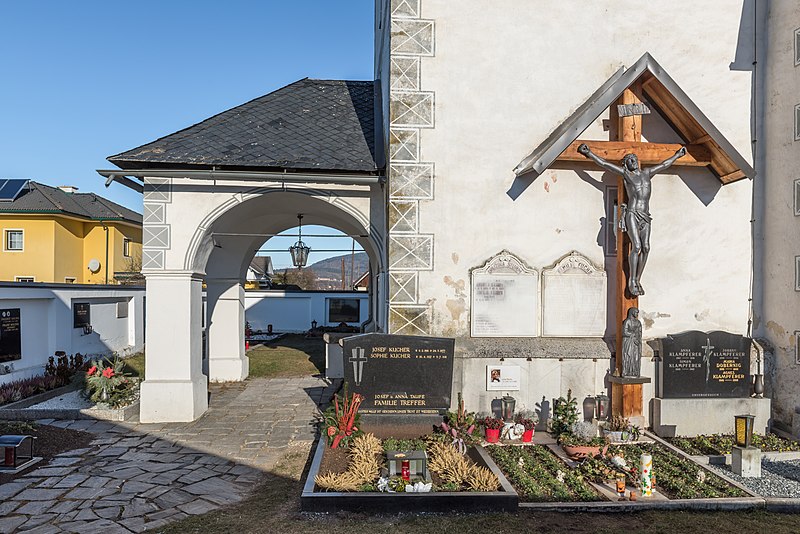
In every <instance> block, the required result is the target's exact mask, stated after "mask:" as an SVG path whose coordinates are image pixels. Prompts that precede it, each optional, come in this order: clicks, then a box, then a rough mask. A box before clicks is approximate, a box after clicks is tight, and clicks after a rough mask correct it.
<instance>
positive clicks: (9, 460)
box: [0, 435, 33, 470]
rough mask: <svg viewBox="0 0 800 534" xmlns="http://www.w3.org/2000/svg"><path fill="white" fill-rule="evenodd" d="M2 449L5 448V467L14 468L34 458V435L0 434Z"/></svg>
mask: <svg viewBox="0 0 800 534" xmlns="http://www.w3.org/2000/svg"><path fill="white" fill-rule="evenodd" d="M0 449H3V452H4V454H3V456H4V460H3V468H4V469H5V470H13V469H16V468H17V467H18V466H20V465H22V464H24V463H27V462H29V461H31V460H33V436H17V435H8V436H0Z"/></svg>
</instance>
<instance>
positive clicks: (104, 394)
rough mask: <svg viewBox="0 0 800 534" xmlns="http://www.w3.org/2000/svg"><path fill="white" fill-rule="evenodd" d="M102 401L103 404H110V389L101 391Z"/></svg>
mask: <svg viewBox="0 0 800 534" xmlns="http://www.w3.org/2000/svg"><path fill="white" fill-rule="evenodd" d="M100 401H101V402H108V389H107V388H103V389H101V390H100Z"/></svg>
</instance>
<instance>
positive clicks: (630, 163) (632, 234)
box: [578, 143, 686, 297]
mask: <svg viewBox="0 0 800 534" xmlns="http://www.w3.org/2000/svg"><path fill="white" fill-rule="evenodd" d="M578 152H579V153H580V154H582V155H584V156H586V157H587V158H589V159H590V160H592V161H594V162H595V163H597V164H598V165H599V166H600V167H601V168H603V169H605V170H607V171H609V172H613V173H615V174H620V175H622V178H623V182H624V183H625V191H626V192H627V193H628V203H627V204H623V205H622V206H620V215H619V220H620V227H621V228H622V230H623V231H624V232H625V233H627V234H628V238H630V240H631V250H630V253H629V254H628V267H629V271H628V272H629V273H630V274H629V276H628V292H629V293H630V294H631V295H632V296H634V297H638V296H639V295H644V289H643V288H642V283H641V280H642V272H643V271H644V266H645V264H646V263H647V256H648V254H649V253H650V223H651V222H652V220H653V218H652V217H651V216H650V194H651V192H652V186H651V180H652V178H653V176H654V175H656V174H658V173H660V172H663V171H665V170H667V169H668V168H669V167H670V166H671V165H672V164H673V163H675V161H676V160H677V159H678V158H680V157H682V156H683V155H684V154H686V147H681V148H680V149H679V150H678V151H677V152H675V154H674V155H673V156H671V157H669V158H667V159H665V160H664V161H662V162H661V163H658V164H656V165H653V166H652V167H648V168H646V169H642V168H641V167H639V158H637V157H636V155H635V154H626V155H625V157H623V158H622V166H620V165H615V164H614V163H611V162H610V161H608V160H605V159H603V158H601V157H600V156H598V155H597V154H595V153H594V152H592V151H591V149H590V148H589V147H588V146H587V145H586V143H581V144H580V146H578Z"/></svg>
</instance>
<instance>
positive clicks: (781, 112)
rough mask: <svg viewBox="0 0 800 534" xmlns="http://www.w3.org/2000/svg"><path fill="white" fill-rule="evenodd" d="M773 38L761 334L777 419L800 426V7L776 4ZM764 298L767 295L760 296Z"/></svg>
mask: <svg viewBox="0 0 800 534" xmlns="http://www.w3.org/2000/svg"><path fill="white" fill-rule="evenodd" d="M767 17H768V18H767V25H766V32H764V33H765V34H766V42H765V43H761V44H760V45H759V46H760V47H761V48H760V50H761V51H762V52H763V54H764V55H765V57H764V56H762V57H761V58H759V72H760V74H761V76H763V84H764V86H763V99H762V100H759V101H758V105H759V106H761V107H762V109H763V113H764V115H765V122H764V131H763V134H762V135H761V136H760V137H759V140H758V147H760V150H761V153H760V155H761V158H762V165H763V166H762V171H763V172H762V173H761V176H760V180H759V182H758V186H759V189H758V191H757V196H756V206H757V211H756V213H757V215H756V228H757V230H758V233H757V234H756V237H757V245H758V246H759V248H758V250H759V252H760V254H759V255H758V257H757V262H756V282H757V285H756V288H757V290H756V297H757V299H756V309H755V312H756V315H755V320H754V326H755V328H756V333H757V334H758V335H761V336H763V337H765V338H767V339H768V340H769V343H770V344H771V345H772V346H773V348H774V363H773V365H772V366H770V367H769V368H768V369H767V388H768V389H767V393H768V394H771V395H772V396H773V418H774V419H775V420H776V421H779V422H781V423H784V424H785V425H787V426H790V427H791V426H794V428H795V432H798V430H797V429H798V428H800V426H798V425H800V414H798V413H797V408H798V406H799V405H800V355H798V351H797V333H798V331H800V286H799V285H798V276H799V275H800V271H799V270H800V266H798V265H797V257H798V256H800V184H798V180H800V150H798V143H800V122H798V120H797V119H798V104H800V97H798V91H797V89H798V87H800V61H798V60H800V42H799V41H798V39H800V34H799V33H798V28H800V5H798V4H797V2H772V3H770V8H769V11H768V15H767ZM759 297H760V298H759Z"/></svg>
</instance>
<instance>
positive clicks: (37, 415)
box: [0, 390, 139, 421]
mask: <svg viewBox="0 0 800 534" xmlns="http://www.w3.org/2000/svg"><path fill="white" fill-rule="evenodd" d="M53 391H55V390H53ZM67 393H68V392H67ZM54 396H57V395H54ZM50 398H53V397H50ZM46 400H48V399H42V398H40V399H39V400H38V401H37V402H36V403H34V404H38V403H39V402H44V401H46ZM134 418H135V419H136V420H138V419H139V400H138V399H137V400H136V402H134V403H133V404H130V405H128V406H125V407H124V408H114V409H100V408H83V409H68V408H55V409H30V408H16V409H11V408H0V420H6V421H8V420H12V421H13V420H21V421H32V420H36V419H59V420H76V419H96V420H101V421H129V420H131V419H134Z"/></svg>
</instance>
